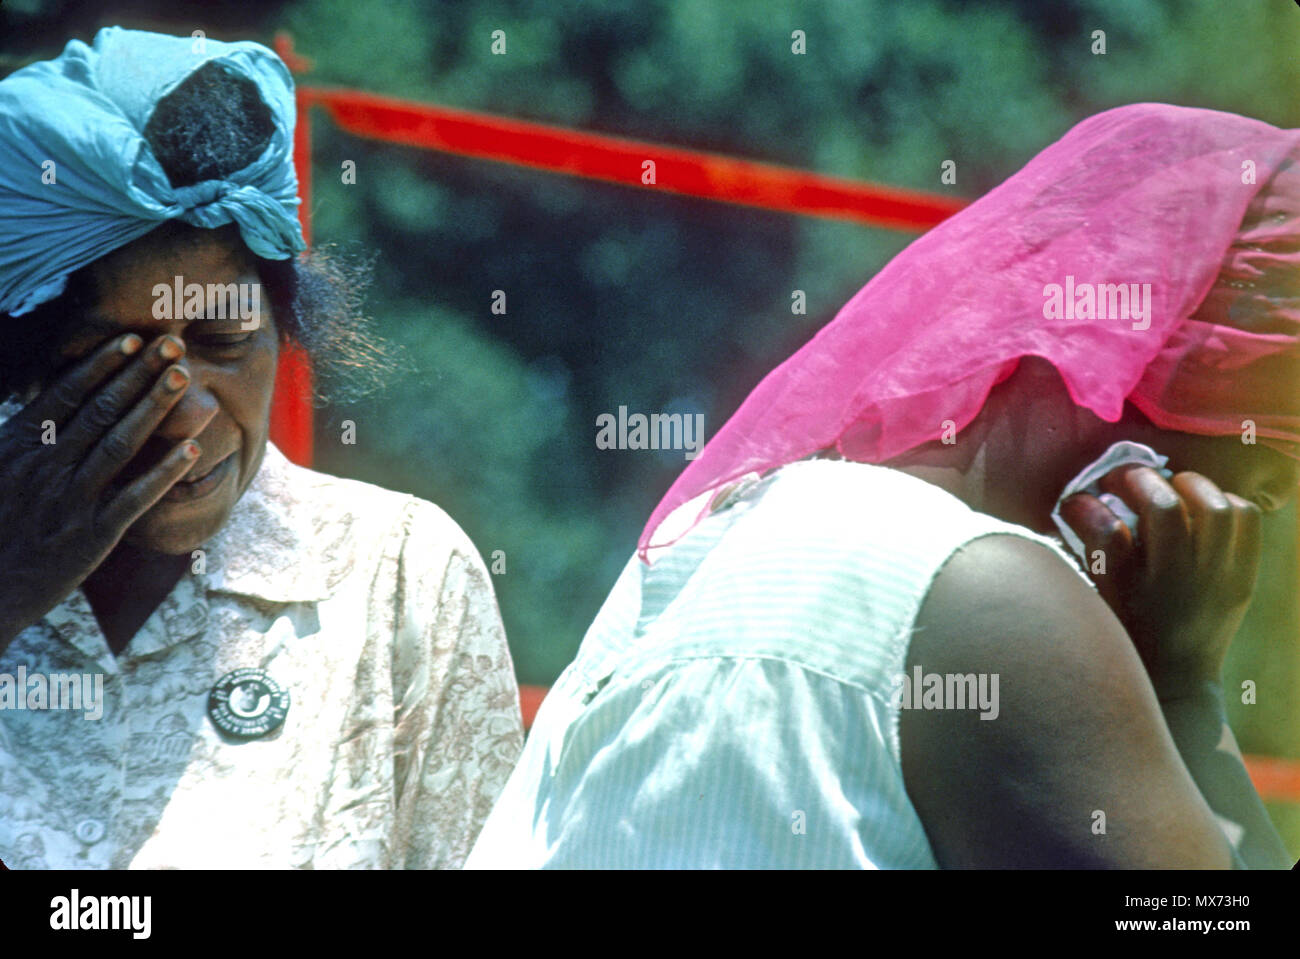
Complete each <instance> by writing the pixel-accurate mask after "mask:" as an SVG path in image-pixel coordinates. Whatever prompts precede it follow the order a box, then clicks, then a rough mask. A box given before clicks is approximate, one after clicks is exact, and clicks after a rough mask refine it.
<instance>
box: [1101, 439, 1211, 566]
mask: <svg viewBox="0 0 1300 959" xmlns="http://www.w3.org/2000/svg"><path fill="white" fill-rule="evenodd" d="M1098 485H1099V486H1100V487H1101V488H1102V490H1104V491H1105V492H1107V493H1111V494H1113V495H1115V496H1118V497H1119V498H1120V499H1121V500H1123V501H1124V505H1126V506H1127V507H1128V508H1129V509H1131V510H1132V511H1133V512H1134V513H1136V514H1137V517H1138V539H1139V540H1140V541H1141V543H1142V544H1143V556H1144V559H1145V563H1144V566H1145V569H1146V570H1147V573H1148V574H1149V575H1155V574H1157V573H1158V572H1159V571H1162V570H1169V569H1171V568H1174V567H1176V566H1178V565H1179V564H1180V563H1187V562H1189V561H1190V560H1191V556H1190V555H1189V550H1188V540H1189V536H1190V533H1191V520H1190V518H1189V516H1188V513H1187V507H1186V506H1185V505H1184V503H1183V500H1182V497H1181V496H1179V495H1178V491H1177V490H1175V489H1174V488H1173V486H1171V485H1170V484H1169V481H1168V480H1166V479H1165V478H1164V477H1163V476H1161V475H1160V474H1159V473H1158V472H1156V471H1155V470H1154V469H1152V468H1151V467H1149V466H1137V465H1133V464H1130V465H1127V466H1121V467H1118V468H1117V469H1113V470H1111V471H1110V472H1109V473H1107V474H1106V475H1105V476H1103V477H1102V478H1101V479H1100V480H1099V481H1098Z"/></svg>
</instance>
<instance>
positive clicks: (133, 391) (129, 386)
mask: <svg viewBox="0 0 1300 959" xmlns="http://www.w3.org/2000/svg"><path fill="white" fill-rule="evenodd" d="M184 352H185V345H184V344H183V343H182V342H181V341H180V340H179V339H178V338H177V337H174V336H164V337H161V338H159V339H158V340H156V341H155V342H154V343H152V344H151V345H150V346H149V348H148V349H146V350H145V351H144V354H143V355H142V356H141V357H140V359H139V360H138V361H136V362H135V363H133V364H131V365H130V366H129V367H127V368H126V369H125V370H123V371H122V372H121V373H119V374H118V375H117V376H115V377H114V378H113V380H112V382H110V383H109V384H108V385H107V386H105V387H103V388H102V389H101V390H100V391H99V392H98V393H96V394H95V395H94V396H92V397H91V398H90V399H89V400H88V401H87V402H86V403H84V404H83V405H82V407H81V409H80V410H79V411H78V412H77V414H76V416H74V417H73V419H72V422H71V423H69V424H68V426H67V428H66V429H65V430H64V431H63V435H62V436H60V437H59V445H60V446H61V447H63V448H64V450H65V451H66V452H67V454H68V455H70V456H72V457H73V458H75V459H78V460H79V459H81V458H82V457H83V456H85V455H86V454H88V453H89V451H90V450H91V449H92V448H93V447H94V446H96V445H97V444H99V443H100V442H101V441H102V440H103V439H104V437H105V435H106V434H107V433H108V432H109V431H110V430H111V429H113V427H114V426H116V425H117V424H118V422H119V421H121V420H122V419H123V417H124V415H125V414H126V412H127V410H129V409H130V408H131V407H132V406H133V405H134V404H135V403H136V402H137V400H139V398H140V395H141V394H142V393H144V392H145V391H146V390H147V389H148V388H149V386H150V385H151V384H152V383H153V382H154V380H155V379H157V378H158V375H159V374H160V373H161V372H162V371H163V369H164V368H166V367H167V366H168V365H170V364H171V363H172V362H174V361H175V360H178V359H180V357H181V356H182V355H183V354H184ZM145 402H150V400H149V399H146V400H145ZM123 465H125V463H123Z"/></svg>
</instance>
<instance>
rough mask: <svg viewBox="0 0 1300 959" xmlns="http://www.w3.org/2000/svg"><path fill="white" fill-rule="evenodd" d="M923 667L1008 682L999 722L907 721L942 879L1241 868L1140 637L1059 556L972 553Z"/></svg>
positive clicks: (953, 567)
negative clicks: (1179, 737) (1169, 714)
mask: <svg viewBox="0 0 1300 959" xmlns="http://www.w3.org/2000/svg"><path fill="white" fill-rule="evenodd" d="M916 666H920V667H921V668H922V670H923V672H925V673H938V674H941V675H946V674H969V673H974V674H977V675H978V674H980V673H985V674H988V675H989V676H990V677H991V676H993V675H996V676H997V677H998V685H997V689H998V695H999V703H998V711H997V716H996V718H995V719H988V720H984V719H981V718H980V714H979V712H978V711H975V710H958V709H940V710H916V709H910V710H904V711H903V712H902V716H901V722H900V740H901V749H902V765H903V774H904V782H905V784H906V786H907V790H908V794H909V796H910V797H911V798H912V802H913V804H914V805H915V807H916V809H917V812H918V814H919V815H920V817H921V822H922V824H923V825H924V826H925V830H926V833H927V835H928V836H929V838H930V842H931V846H932V848H933V851H934V854H935V858H936V859H937V861H938V862H939V864H940V865H941V866H944V867H949V868H951V867H966V868H981V867H982V868H988V867H1038V868H1052V867H1065V868H1090V867H1091V868H1097V867H1101V868H1105V867H1110V868H1188V869H1226V868H1231V867H1232V866H1233V865H1234V853H1233V849H1232V846H1231V845H1230V843H1229V841H1228V838H1227V837H1226V836H1225V834H1224V831H1223V829H1222V828H1221V826H1220V824H1219V822H1218V820H1217V819H1216V817H1215V814H1214V811H1213V810H1212V809H1211V807H1210V805H1209V803H1208V802H1207V801H1206V796H1205V795H1204V794H1203V793H1202V791H1201V789H1200V788H1198V783H1197V782H1196V780H1195V779H1194V777H1193V775H1192V773H1191V771H1190V770H1189V765H1195V766H1196V767H1197V768H1199V767H1200V766H1201V762H1200V759H1199V758H1198V759H1197V761H1196V762H1195V763H1194V764H1188V763H1186V762H1184V759H1183V757H1182V755H1181V754H1180V751H1179V745H1178V743H1176V742H1175V739H1174V737H1173V735H1172V734H1171V730H1170V728H1169V725H1168V724H1167V722H1166V719H1165V715H1164V713H1163V712H1162V710H1161V705H1160V703H1159V701H1158V700H1157V697H1156V694H1155V691H1154V690H1153V689H1152V686H1151V683H1150V682H1149V680H1148V678H1147V674H1146V670H1145V669H1144V667H1143V663H1142V661H1141V660H1140V659H1139V657H1138V655H1137V652H1136V650H1135V648H1134V645H1133V643H1132V642H1131V640H1130V639H1129V636H1128V635H1127V633H1126V632H1125V630H1124V628H1123V626H1122V625H1121V624H1120V622H1119V621H1118V620H1117V619H1116V617H1115V615H1114V614H1113V613H1112V612H1111V611H1110V609H1109V608H1108V607H1107V605H1106V603H1105V602H1104V601H1103V600H1102V599H1101V597H1099V596H1098V595H1097V594H1096V593H1094V592H1092V591H1091V590H1090V589H1088V587H1087V585H1086V584H1085V583H1084V582H1082V580H1081V579H1080V578H1079V576H1078V574H1077V573H1076V572H1074V571H1073V570H1071V569H1070V568H1069V567H1068V566H1067V565H1066V564H1065V562H1064V561H1063V560H1062V559H1061V558H1060V557H1058V556H1057V555H1056V554H1054V553H1053V552H1052V551H1050V550H1048V549H1046V548H1045V547H1043V546H1040V545H1037V544H1035V543H1032V542H1030V541H1028V540H1025V539H1022V538H1019V537H1014V536H988V537H984V538H981V539H978V540H976V541H974V542H972V543H970V544H968V545H967V546H966V547H965V548H963V549H961V550H959V551H958V552H957V553H956V554H955V555H954V556H953V557H952V558H951V559H950V560H949V562H948V563H947V564H946V565H945V567H944V568H943V570H942V571H941V572H940V573H939V575H938V576H937V577H936V578H935V581H934V583H933V584H932V586H931V588H930V591H929V593H928V594H927V597H926V600H925V602H924V604H923V605H922V608H921V611H920V613H919V615H918V617H917V621H916V631H915V634H914V635H913V637H912V640H911V644H910V647H909V652H908V657H907V669H908V671H909V673H910V672H911V671H912V670H913V669H914V668H915V667H916ZM990 688H992V687H991V684H990ZM1178 718H1179V720H1180V730H1181V731H1192V732H1193V735H1191V736H1189V737H1188V738H1187V740H1186V746H1185V748H1188V749H1189V750H1193V751H1194V752H1196V754H1197V756H1198V757H1199V756H1200V754H1201V752H1202V751H1203V750H1204V749H1205V746H1206V743H1205V742H1204V741H1203V739H1200V738H1198V736H1197V735H1196V734H1195V732H1194V729H1193V727H1195V725H1196V724H1195V723H1192V724H1191V725H1190V726H1189V727H1188V728H1187V729H1186V730H1183V729H1182V726H1181V719H1182V717H1181V716H1179V717H1178ZM1221 785H1222V789H1223V790H1224V792H1223V793H1222V794H1220V795H1219V799H1220V801H1224V802H1227V803H1229V804H1230V806H1231V808H1244V807H1245V806H1246V805H1248V804H1249V803H1251V802H1255V803H1258V797H1256V796H1255V795H1254V791H1253V789H1252V788H1251V786H1250V784H1249V781H1248V780H1230V779H1225V780H1222V781H1221Z"/></svg>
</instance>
